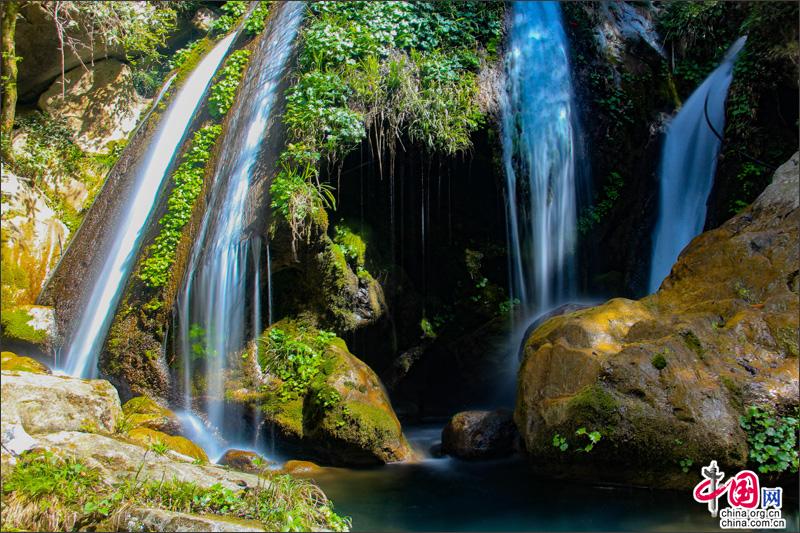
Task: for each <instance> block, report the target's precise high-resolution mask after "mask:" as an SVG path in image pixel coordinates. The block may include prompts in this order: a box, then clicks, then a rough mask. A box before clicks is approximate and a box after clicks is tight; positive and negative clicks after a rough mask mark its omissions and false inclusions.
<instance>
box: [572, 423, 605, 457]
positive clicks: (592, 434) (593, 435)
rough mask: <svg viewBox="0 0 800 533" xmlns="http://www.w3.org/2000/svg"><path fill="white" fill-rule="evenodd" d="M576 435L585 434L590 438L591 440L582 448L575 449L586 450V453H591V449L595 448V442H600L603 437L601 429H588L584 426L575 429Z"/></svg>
mask: <svg viewBox="0 0 800 533" xmlns="http://www.w3.org/2000/svg"><path fill="white" fill-rule="evenodd" d="M575 435H577V436H581V435H585V436H586V438H587V439H589V442H588V443H586V444H584V445H583V447H582V448H578V449H577V450H575V451H578V452H585V453H589V452H590V451H592V450H593V449H594V446H595V444H597V443H598V442H600V439H602V438H603V435H601V434H600V432H599V431H587V430H586V428H584V427H581V428H578V429H577V431H575Z"/></svg>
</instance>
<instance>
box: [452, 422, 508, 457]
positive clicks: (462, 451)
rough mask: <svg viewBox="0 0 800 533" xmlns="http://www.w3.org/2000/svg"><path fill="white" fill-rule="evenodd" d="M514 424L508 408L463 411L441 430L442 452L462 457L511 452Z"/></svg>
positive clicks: (503, 454)
mask: <svg viewBox="0 0 800 533" xmlns="http://www.w3.org/2000/svg"><path fill="white" fill-rule="evenodd" d="M517 436H518V435H517V428H516V427H515V426H514V419H513V417H512V416H511V412H510V411H505V410H499V411H464V412H462V413H458V414H457V415H455V416H453V418H451V419H450V421H449V422H448V423H447V425H446V426H445V427H444V430H443V431H442V452H444V453H446V454H449V455H454V456H456V457H460V458H462V459H485V458H490V457H502V456H506V455H510V454H511V453H512V452H513V451H514V443H515V441H516V439H517Z"/></svg>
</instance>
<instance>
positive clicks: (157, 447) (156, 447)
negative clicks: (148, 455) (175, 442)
mask: <svg viewBox="0 0 800 533" xmlns="http://www.w3.org/2000/svg"><path fill="white" fill-rule="evenodd" d="M150 449H151V450H153V451H154V452H155V453H157V454H158V455H164V454H165V453H167V452H168V451H169V450H170V447H169V446H168V445H167V443H165V442H164V441H161V440H157V441H155V442H153V443H152V444H151V445H150Z"/></svg>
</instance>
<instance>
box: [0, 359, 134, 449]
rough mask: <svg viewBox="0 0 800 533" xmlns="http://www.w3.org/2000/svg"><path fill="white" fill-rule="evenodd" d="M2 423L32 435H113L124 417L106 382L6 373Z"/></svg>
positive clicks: (2, 384)
mask: <svg viewBox="0 0 800 533" xmlns="http://www.w3.org/2000/svg"><path fill="white" fill-rule="evenodd" d="M0 382H1V385H0V387H2V398H3V405H2V407H3V408H2V415H1V416H2V423H3V425H4V426H5V425H6V424H21V425H22V427H23V428H24V429H25V431H27V432H28V433H30V434H31V435H36V434H39V433H54V432H57V431H92V432H97V433H106V434H111V433H114V431H115V430H116V428H117V423H118V421H119V418H120V416H121V415H122V409H121V408H120V403H119V396H118V395H117V391H116V389H114V387H112V386H111V384H110V383H109V382H107V381H105V380H102V379H76V378H68V377H64V376H52V375H48V374H33V373H30V372H11V371H5V370H4V371H3V372H2V380H0Z"/></svg>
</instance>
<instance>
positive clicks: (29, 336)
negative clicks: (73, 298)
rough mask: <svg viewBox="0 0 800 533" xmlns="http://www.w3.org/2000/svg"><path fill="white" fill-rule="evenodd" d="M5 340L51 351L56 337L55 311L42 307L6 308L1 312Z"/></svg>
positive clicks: (0, 320)
mask: <svg viewBox="0 0 800 533" xmlns="http://www.w3.org/2000/svg"><path fill="white" fill-rule="evenodd" d="M0 325H2V336H3V340H4V341H6V342H10V343H12V344H22V345H31V346H32V347H35V348H37V349H39V350H41V351H49V349H50V348H51V347H52V345H53V338H54V337H55V319H54V318H53V309H52V308H51V307H46V306H41V305H20V306H13V307H6V308H4V309H3V310H2V311H0Z"/></svg>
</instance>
